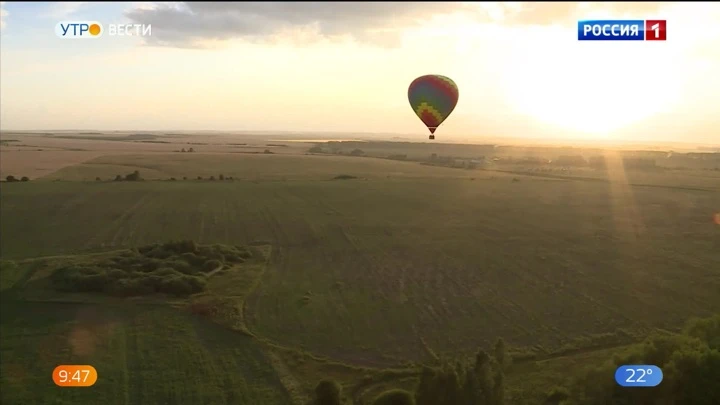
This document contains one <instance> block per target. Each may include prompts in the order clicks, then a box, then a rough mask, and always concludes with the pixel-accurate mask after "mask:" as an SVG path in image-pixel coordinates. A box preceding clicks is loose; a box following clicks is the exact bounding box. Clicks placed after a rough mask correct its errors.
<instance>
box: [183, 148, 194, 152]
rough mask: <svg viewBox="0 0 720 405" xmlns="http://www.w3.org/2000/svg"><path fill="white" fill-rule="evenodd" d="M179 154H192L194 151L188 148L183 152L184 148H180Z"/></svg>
mask: <svg viewBox="0 0 720 405" xmlns="http://www.w3.org/2000/svg"><path fill="white" fill-rule="evenodd" d="M180 152H182V153H185V152H187V153H193V152H195V149H194V148H188V150H185V148H182V149H181V150H180Z"/></svg>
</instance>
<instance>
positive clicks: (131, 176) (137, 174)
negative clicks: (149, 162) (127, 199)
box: [125, 170, 142, 181]
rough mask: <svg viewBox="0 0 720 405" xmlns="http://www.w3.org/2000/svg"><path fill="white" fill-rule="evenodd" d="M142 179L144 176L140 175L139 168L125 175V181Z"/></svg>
mask: <svg viewBox="0 0 720 405" xmlns="http://www.w3.org/2000/svg"><path fill="white" fill-rule="evenodd" d="M140 180H142V178H141V177H140V172H139V171H138V170H135V171H134V172H132V173H130V174H126V175H125V181H140Z"/></svg>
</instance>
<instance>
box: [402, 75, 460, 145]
mask: <svg viewBox="0 0 720 405" xmlns="http://www.w3.org/2000/svg"><path fill="white" fill-rule="evenodd" d="M458 96H459V92H458V88H457V85H456V84H455V82H454V81H452V79H450V78H449V77H445V76H441V75H425V76H420V77H418V78H417V79H415V80H413V82H412V83H410V87H409V88H408V100H409V101H410V106H411V107H412V109H413V111H415V114H417V116H418V117H419V118H420V120H421V121H422V122H423V123H424V124H425V126H427V128H428V129H429V130H430V139H435V130H436V129H437V127H438V126H440V124H442V123H443V121H445V120H446V119H447V117H448V116H449V115H450V113H452V112H453V110H454V109H455V106H456V105H457V102H458Z"/></svg>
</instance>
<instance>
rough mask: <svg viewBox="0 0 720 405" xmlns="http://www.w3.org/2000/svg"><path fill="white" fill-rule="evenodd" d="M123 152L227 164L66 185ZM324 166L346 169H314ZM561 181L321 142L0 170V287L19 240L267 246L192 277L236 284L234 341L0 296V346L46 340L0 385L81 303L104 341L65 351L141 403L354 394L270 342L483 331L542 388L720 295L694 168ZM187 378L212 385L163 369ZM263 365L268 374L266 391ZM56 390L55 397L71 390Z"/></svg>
mask: <svg viewBox="0 0 720 405" xmlns="http://www.w3.org/2000/svg"><path fill="white" fill-rule="evenodd" d="M133 170H140V172H141V174H142V175H143V176H145V177H147V178H150V179H152V178H155V179H167V178H169V177H176V178H178V179H182V177H183V176H187V177H189V178H190V179H194V178H196V177H197V176H203V177H209V176H211V175H214V176H216V177H217V176H218V175H219V174H224V175H225V176H233V177H234V178H235V181H233V182H230V181H224V182H220V181H215V182H210V181H198V180H188V181H182V180H180V181H176V182H168V181H145V182H109V181H103V182H95V181H78V180H93V179H94V178H95V177H101V178H103V179H111V178H113V177H114V176H115V175H116V174H127V173H130V172H132V171H133ZM342 174H345V175H350V176H356V177H357V178H356V179H352V180H332V179H333V178H334V177H335V176H338V175H342ZM565 177H567V178H563V177H561V176H555V177H552V176H550V177H548V176H537V175H523V174H521V173H519V172H518V173H499V172H494V171H487V170H486V171H482V170H459V169H451V168H443V167H432V166H423V165H420V164H418V163H413V162H397V161H391V160H383V159H372V158H351V157H342V156H304V155H287V156H285V155H247V154H202V153H198V154H194V155H189V154H152V155H122V156H105V157H100V158H97V159H93V160H90V161H88V162H85V163H82V164H79V165H75V166H70V167H67V168H64V169H61V170H60V171H57V172H55V173H53V174H52V175H50V176H48V177H46V178H45V179H43V180H38V181H32V182H29V183H14V184H3V185H2V194H1V195H0V203H1V205H0V215H1V216H2V221H1V223H0V233H1V234H2V235H3V237H2V238H0V252H1V253H2V258H3V259H4V260H6V261H5V262H3V268H2V270H1V271H0V276H1V277H0V284H1V285H2V288H10V287H11V286H13V285H21V284H23V283H25V282H27V281H28V280H29V279H30V278H31V277H29V275H31V274H34V273H33V270H32V269H30V270H28V267H27V266H31V265H30V264H27V263H26V264H19V263H23V262H21V261H22V260H23V259H27V258H35V257H47V256H53V255H67V254H75V253H81V254H87V253H92V252H102V251H107V250H111V249H119V248H126V247H132V246H139V245H146V244H150V243H156V242H164V241H167V240H171V239H192V240H195V241H196V242H197V243H203V244H206V243H223V244H233V245H234V244H242V245H244V244H254V245H260V244H267V245H269V246H271V247H272V248H271V251H272V254H271V255H270V256H269V262H268V266H267V267H266V268H264V270H260V269H259V268H258V269H257V270H256V271H255V272H254V273H253V272H251V273H243V274H244V275H243V274H240V275H238V277H240V278H239V279H237V280H234V281H229V280H226V281H225V282H217V281H216V282H215V284H212V283H210V284H209V286H213V285H214V287H213V288H214V290H213V291H215V292H214V294H220V295H222V296H224V297H236V298H237V297H241V299H240V298H237V299H238V300H240V301H242V303H243V304H242V305H243V308H244V309H243V312H242V324H243V325H244V327H245V328H247V330H248V331H249V332H250V333H252V334H253V335H254V336H255V340H253V338H251V337H249V336H246V335H243V334H237V333H236V332H233V331H229V330H227V328H222V327H220V326H217V325H214V324H212V323H211V322H208V321H206V320H203V319H197V318H196V317H192V316H190V315H189V314H188V313H186V312H182V311H181V312H178V311H176V310H174V309H172V308H165V307H152V308H151V309H148V308H145V307H135V306H130V307H127V308H125V307H123V308H122V309H121V310H117V311H116V310H115V309H114V307H112V306H111V307H107V306H105V305H89V304H88V305H89V306H87V305H86V306H82V305H79V304H64V305H56V304H49V303H45V302H29V303H21V302H16V301H13V302H12V303H10V302H8V303H7V305H2V307H3V310H4V311H7V313H4V315H6V316H3V322H2V328H3V348H2V350H3V354H5V353H9V352H11V351H12V352H16V351H17V352H25V351H29V350H30V349H31V348H33V347H37V346H39V345H43V344H44V343H43V342H45V341H47V340H52V339H55V342H56V343H55V346H52V345H49V344H48V345H46V346H47V347H48V349H47V351H48V353H47V354H43V355H44V356H48V357H47V360H44V361H45V363H43V362H40V363H38V362H36V361H35V360H33V361H35V362H30V361H28V360H27V359H26V358H22V359H21V358H19V357H17V358H14V360H13V362H9V363H7V362H3V369H2V370H3V377H2V378H3V381H5V380H6V379H7V380H8V381H13V380H12V378H17V377H13V376H14V375H25V376H27V377H23V378H37V381H38V382H37V384H41V383H42V384H46V385H47V387H48V389H47V390H45V391H43V390H34V389H31V388H28V387H29V386H26V385H27V384H26V381H27V380H22V381H25V382H24V383H23V384H20V383H19V382H16V383H15V385H12V384H11V385H10V387H11V388H10V389H9V390H8V389H4V390H3V391H5V392H8V391H9V393H8V394H7V395H11V396H9V397H5V395H6V394H5V392H3V398H18V400H22V401H23V402H25V401H26V403H32V402H33V401H40V400H41V399H43V398H47V397H44V395H50V394H49V393H53V392H55V391H54V386H52V382H51V381H50V378H49V372H50V371H49V370H51V369H52V368H53V367H54V365H53V366H49V365H47V364H55V363H61V362H68V360H67V358H68V357H67V356H75V355H74V354H72V347H71V346H69V345H68V343H67V342H68V336H70V335H71V334H72V333H73V332H72V331H73V330H74V329H73V328H75V327H76V326H75V325H77V322H78V320H77V318H78V316H84V315H78V314H79V313H82V312H83V311H90V312H93V311H94V313H96V315H92V316H93V317H95V318H100V319H105V318H108V319H109V320H111V321H109V322H110V323H111V324H112V325H113V326H112V327H102V328H100V329H98V330H102V332H97V333H98V334H99V336H100V337H99V338H98V339H96V340H97V343H96V345H97V347H104V348H107V350H97V351H95V352H94V353H95V354H92V355H89V356H91V357H86V358H85V359H87V361H89V362H92V364H96V367H98V365H103V366H102V367H103V369H102V370H101V369H100V368H98V370H99V372H100V373H101V376H103V375H108V374H109V376H110V377H108V378H109V380H107V381H112V382H113V383H112V384H111V383H110V382H108V384H111V385H112V387H109V386H108V388H107V389H106V390H103V395H107V398H108V399H107V400H106V402H108V403H125V402H117V401H118V398H125V401H126V402H127V403H140V402H138V401H140V400H141V399H142V398H141V397H140V396H141V395H147V396H146V397H144V401H147V402H148V403H149V402H153V403H155V401H158V402H157V403H161V402H162V401H168V402H170V403H171V402H172V400H173V398H176V400H177V401H181V400H182V399H185V400H187V401H190V400H191V399H192V398H195V399H197V400H198V401H201V400H202V401H205V402H208V403H263V404H265V403H267V404H272V403H287V402H288V401H289V399H288V398H289V397H288V395H290V396H292V395H293V393H292V392H290V393H289V394H282V393H283V392H286V391H287V387H289V386H290V387H292V386H293V385H298V386H299V387H300V391H302V392H303V393H305V394H307V392H309V391H310V390H311V388H312V384H313V383H314V382H315V381H314V380H313V379H314V378H316V376H317V377H320V376H322V375H323V373H324V374H331V375H333V373H335V375H337V378H338V379H339V380H341V381H343V383H344V385H346V387H347V388H348V389H357V390H358V391H357V392H358V394H357V395H360V396H362V395H361V394H360V393H359V392H361V391H362V392H364V393H365V394H363V395H374V394H376V393H377V390H378V389H379V386H376V385H374V386H367V387H364V388H362V389H360V388H358V387H357V386H356V383H355V382H354V381H353V379H355V378H361V377H360V376H361V375H362V373H363V371H358V372H354V371H352V370H348V369H345V368H343V367H339V368H337V370H335V368H334V366H329V367H328V366H327V365H325V366H323V365H318V364H321V363H317V362H313V361H305V360H302V358H303V357H302V356H300V357H299V358H298V357H297V356H298V355H297V353H296V352H292V353H290V354H289V355H288V354H287V353H288V352H287V350H291V351H292V350H301V351H307V352H311V353H314V354H315V355H318V356H325V357H328V358H331V359H335V360H337V361H339V362H342V363H345V364H347V365H353V366H368V367H372V366H378V367H380V366H381V367H386V366H390V365H398V364H402V363H403V362H406V361H432V360H433V357H434V356H435V355H457V354H461V353H469V352H471V351H474V350H475V349H476V348H477V347H478V346H481V347H487V346H489V345H490V344H491V342H492V341H493V340H494V339H495V338H497V337H500V336H501V337H503V338H505V339H506V341H507V342H508V343H509V344H510V345H512V346H515V347H525V348H527V350H530V351H533V352H534V353H535V354H536V355H537V356H539V358H550V359H553V360H548V361H549V362H551V363H548V364H547V365H544V363H537V364H535V363H531V364H530V365H529V366H527V367H530V368H529V369H527V370H526V366H522V367H520V366H518V367H520V368H518V370H520V371H519V372H523V373H524V372H525V371H527V372H528V373H533V372H535V373H536V374H537V380H538V381H542V383H543V384H544V383H545V382H547V381H550V380H552V381H556V380H558V379H562V376H561V374H562V370H563V369H564V368H563V367H569V366H568V364H575V363H576V362H578V361H579V362H582V361H583V360H582V356H592V354H591V353H588V352H587V350H591V349H593V348H598V347H603V345H604V346H607V347H611V346H613V345H619V344H621V343H623V340H622V339H619V340H613V339H610V340H604V341H601V343H600V344H596V343H597V342H598V341H596V340H594V339H595V338H594V337H593V336H595V335H598V334H613V335H614V336H625V337H628V338H629V339H633V338H632V337H633V336H636V335H637V336H640V335H642V334H643V333H644V332H646V331H647V330H649V329H651V328H662V329H675V328H677V327H679V326H680V325H682V323H683V322H684V321H685V320H686V319H687V318H688V317H690V316H706V315H709V314H712V313H713V312H717V311H718V310H720V295H718V294H717V292H718V291H719V290H720V268H719V267H718V266H715V265H713V263H716V262H717V259H716V257H717V243H718V240H719V239H718V238H720V234H718V232H719V231H720V227H718V224H715V223H714V222H713V214H715V213H717V212H720V192H718V191H717V190H716V188H715V187H716V186H717V185H716V184H715V183H713V182H712V181H710V182H708V183H702V184H697V185H695V186H696V187H685V186H684V184H686V183H685V182H684V181H683V180H682V178H677V177H673V176H668V177H667V179H666V182H665V183H659V185H652V186H648V185H647V184H636V185H633V182H632V181H631V180H628V178H630V179H631V177H628V178H625V179H623V178H605V179H600V180H603V181H597V179H585V178H583V176H577V177H576V178H572V177H570V176H565ZM51 180H63V181H51ZM69 180H75V181H69ZM653 181H656V180H653ZM52 260H55V259H52ZM32 266H40V267H38V268H40V269H42V266H43V265H42V264H38V263H35V264H32ZM18 283H20V284H18ZM250 284H252V287H249V285H250ZM223 289H224V290H223ZM240 301H238V302H240ZM25 305H27V308H25ZM28 311H29V312H28ZM27 313H30V314H36V315H32V316H27V315H23V314H27ZM97 314H99V315H97ZM95 318H93V319H95ZM225 326H227V325H225ZM241 329H242V328H241ZM167 331H172V332H173V333H170V334H168V333H167ZM168 342H170V343H168ZM258 342H264V343H263V344H264V345H266V348H265V349H264V350H261V348H259V347H258V346H257V344H258ZM608 342H609V343H608ZM267 345H270V346H267ZM273 345H275V346H273ZM153 346H158V347H160V346H162V348H161V349H158V350H157V351H154V352H153V351H152V350H150V348H152V347H153ZM267 347H276V349H277V350H274V349H273V350H267ZM573 350H575V352H573ZM181 352H182V353H186V354H187V356H188V357H187V360H184V359H180V358H179V356H180V353H181ZM63 353H64V354H63ZM283 353H285V354H283ZM562 353H575V354H576V355H577V356H580V357H573V358H565V357H563V356H562ZM92 356H95V357H92ZM183 356H185V354H183ZM28 358H30V357H28ZM70 358H71V359H78V360H77V361H80V359H83V358H82V357H80V358H77V357H70ZM578 359H581V360H578ZM19 361H21V363H18V362H19ZM587 361H590V360H587ZM53 362H54V363H53ZM141 363H142V364H141ZM533 364H535V365H533ZM563 365H564V366H563ZM41 369H42V370H41ZM168 369H171V370H172V372H171V373H170V375H168V373H167V372H165V371H163V370H168ZM104 370H108V371H104ZM128 370H130V371H128ZM198 370H200V371H198ZM333 370H335V371H333ZM523 370H525V371H523ZM543 370H550V372H547V373H546V372H545V371H543ZM553 370H554V371H553ZM22 373H25V374H22ZM43 373H45V374H43ZM46 374H47V375H46ZM197 375H202V376H207V378H208V379H211V380H212V383H209V384H207V385H206V386H204V387H202V388H199V387H198V384H202V382H203V381H202V380H198V379H197V378H195V379H193V380H192V382H190V381H188V382H185V381H183V379H184V378H189V377H188V376H195V377H196V376H197ZM227 375H231V377H227ZM309 376H312V378H311V377H309ZM154 378H158V379H162V381H159V380H158V381H154V380H153V379H154ZM228 378H231V379H230V380H228ZM101 380H102V377H101ZM510 380H512V381H515V384H516V386H515V388H513V390H515V391H517V390H520V391H517V393H516V395H517V398H518V402H517V403H521V401H520V399H522V398H525V397H526V396H528V395H530V396H533V395H539V394H538V392H539V391H538V392H535V391H533V390H535V388H532V387H531V388H527V389H526V388H518V387H522V386H523V384H526V382H525V383H523V381H526V380H523V379H522V378H521V377H511V378H510ZM17 381H20V380H17ZM118 381H120V382H122V383H117V382H118ZM278 381H282V385H283V386H285V389H286V390H285V391H282V390H278V389H276V388H273V387H277V384H279V382H278ZM403 381H405V382H403ZM392 384H396V385H398V384H399V385H401V386H403V384H412V380H411V379H406V380H403V379H402V378H400V379H398V380H397V381H396V382H394V383H392ZM151 386H152V387H153V388H152V389H150V388H148V387H151ZM173 387H174V388H173ZM229 387H235V388H229ZM98 390H100V385H98ZM88 392H89V391H88ZM65 395H68V396H67V397H62V396H61V397H59V398H60V399H59V401H61V400H71V399H72V400H82V399H83V398H80V397H77V398H75V397H72V395H81V393H68V394H65ZM82 395H84V394H82ZM192 395H196V397H193V396H192ZM283 395H284V396H283ZM301 396H302V395H300V397H301ZM71 397H72V398H71ZM178 398H179V399H178ZM200 398H204V399H200ZM8 400H10V399H8ZM113 401H115V402H113ZM233 401H234V402H233ZM283 401H285V402H283ZM3 402H4V401H3ZM11 402H14V400H13V401H11ZM58 403H63V402H58ZM180 403H184V402H180Z"/></svg>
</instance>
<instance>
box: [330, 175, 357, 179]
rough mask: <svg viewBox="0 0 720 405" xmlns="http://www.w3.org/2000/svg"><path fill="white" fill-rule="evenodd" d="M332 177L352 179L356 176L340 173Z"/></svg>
mask: <svg viewBox="0 0 720 405" xmlns="http://www.w3.org/2000/svg"><path fill="white" fill-rule="evenodd" d="M333 179H334V180H352V179H357V177H356V176H351V175H349V174H341V175H338V176H335V177H334V178H333Z"/></svg>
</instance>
